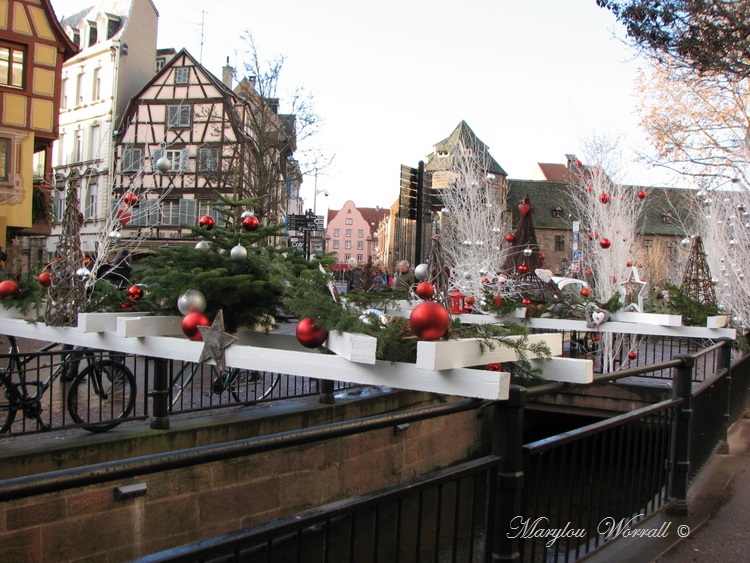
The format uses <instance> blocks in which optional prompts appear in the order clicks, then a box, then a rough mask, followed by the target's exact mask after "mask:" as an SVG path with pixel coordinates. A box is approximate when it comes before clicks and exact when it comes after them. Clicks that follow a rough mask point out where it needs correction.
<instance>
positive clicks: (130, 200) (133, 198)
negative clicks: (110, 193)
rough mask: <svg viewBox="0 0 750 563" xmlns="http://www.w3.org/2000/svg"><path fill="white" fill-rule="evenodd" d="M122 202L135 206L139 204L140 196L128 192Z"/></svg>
mask: <svg viewBox="0 0 750 563" xmlns="http://www.w3.org/2000/svg"><path fill="white" fill-rule="evenodd" d="M122 201H123V202H124V203H126V204H127V205H130V206H133V205H135V204H136V203H138V196H137V195H135V194H134V193H131V192H128V193H126V194H125V195H124V196H122Z"/></svg>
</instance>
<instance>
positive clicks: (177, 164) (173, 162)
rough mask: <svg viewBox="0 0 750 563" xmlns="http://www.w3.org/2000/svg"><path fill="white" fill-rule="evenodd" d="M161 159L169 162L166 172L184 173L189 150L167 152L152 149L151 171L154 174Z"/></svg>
mask: <svg viewBox="0 0 750 563" xmlns="http://www.w3.org/2000/svg"><path fill="white" fill-rule="evenodd" d="M161 157H165V158H166V159H167V160H169V170H167V172H185V171H186V170H187V168H188V158H189V157H190V150H189V149H187V148H184V149H170V150H167V151H165V150H164V149H154V152H153V153H151V169H152V170H153V171H154V172H156V163H157V162H158V161H159V159H160V158H161Z"/></svg>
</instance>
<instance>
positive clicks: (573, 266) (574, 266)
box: [568, 260, 581, 272]
mask: <svg viewBox="0 0 750 563" xmlns="http://www.w3.org/2000/svg"><path fill="white" fill-rule="evenodd" d="M568 271H570V272H580V271H581V263H580V262H579V261H578V260H573V261H572V262H571V263H570V267H569V268H568Z"/></svg>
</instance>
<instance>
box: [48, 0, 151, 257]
mask: <svg viewBox="0 0 750 563" xmlns="http://www.w3.org/2000/svg"><path fill="white" fill-rule="evenodd" d="M58 16H60V17H61V18H62V19H61V22H60V23H61V25H62V27H63V30H64V31H65V32H66V33H67V35H68V37H70V39H71V40H72V41H73V43H75V44H76V45H78V46H79V47H80V48H81V51H80V52H79V53H78V54H77V55H76V56H74V57H72V58H70V59H69V60H67V61H66V63H65V64H64V65H63V74H62V99H61V108H60V121H59V122H60V136H59V140H58V141H56V142H55V145H54V147H53V149H52V150H53V152H52V165H53V171H54V183H55V187H56V188H57V189H56V190H55V191H54V200H53V206H54V207H53V209H54V220H53V228H52V235H51V236H50V237H48V239H47V251H48V253H50V254H52V253H53V252H54V250H55V248H56V246H57V241H58V237H59V234H60V225H59V221H60V220H61V219H62V213H63V207H64V202H65V193H66V190H67V189H68V178H70V177H71V173H72V172H73V171H74V170H75V171H77V172H78V173H80V174H81V175H82V177H83V180H82V182H81V185H80V188H79V200H80V210H81V215H82V219H83V223H82V225H81V243H82V247H83V251H84V252H85V253H86V254H93V253H95V252H96V251H97V241H98V240H99V235H100V233H101V231H102V228H103V225H104V223H105V220H106V218H107V217H108V215H109V213H110V209H111V205H112V204H111V194H112V188H113V176H114V150H113V148H114V141H113V137H114V134H115V128H116V124H117V123H118V121H119V120H120V119H121V117H122V115H123V113H124V111H125V108H126V107H127V104H128V102H129V101H130V99H131V98H132V97H133V95H135V94H136V92H138V90H140V88H141V87H142V86H143V85H144V84H145V83H146V82H147V81H148V80H149V79H151V78H152V77H153V76H154V71H155V68H156V55H157V50H156V40H157V27H158V12H157V10H156V7H155V6H154V4H153V2H152V1H151V0H99V1H98V2H97V3H96V5H95V6H93V7H90V8H86V9H85V10H82V11H81V12H78V13H76V14H73V15H66V14H58Z"/></svg>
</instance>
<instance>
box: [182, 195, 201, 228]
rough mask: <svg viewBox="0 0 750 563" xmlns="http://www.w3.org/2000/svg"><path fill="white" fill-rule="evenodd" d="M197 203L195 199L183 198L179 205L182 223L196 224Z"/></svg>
mask: <svg viewBox="0 0 750 563" xmlns="http://www.w3.org/2000/svg"><path fill="white" fill-rule="evenodd" d="M197 203H198V202H196V201H195V200H194V199H181V200H180V207H179V214H178V216H179V220H180V225H195V223H196V221H197V218H198V217H197V216H198V214H197Z"/></svg>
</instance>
